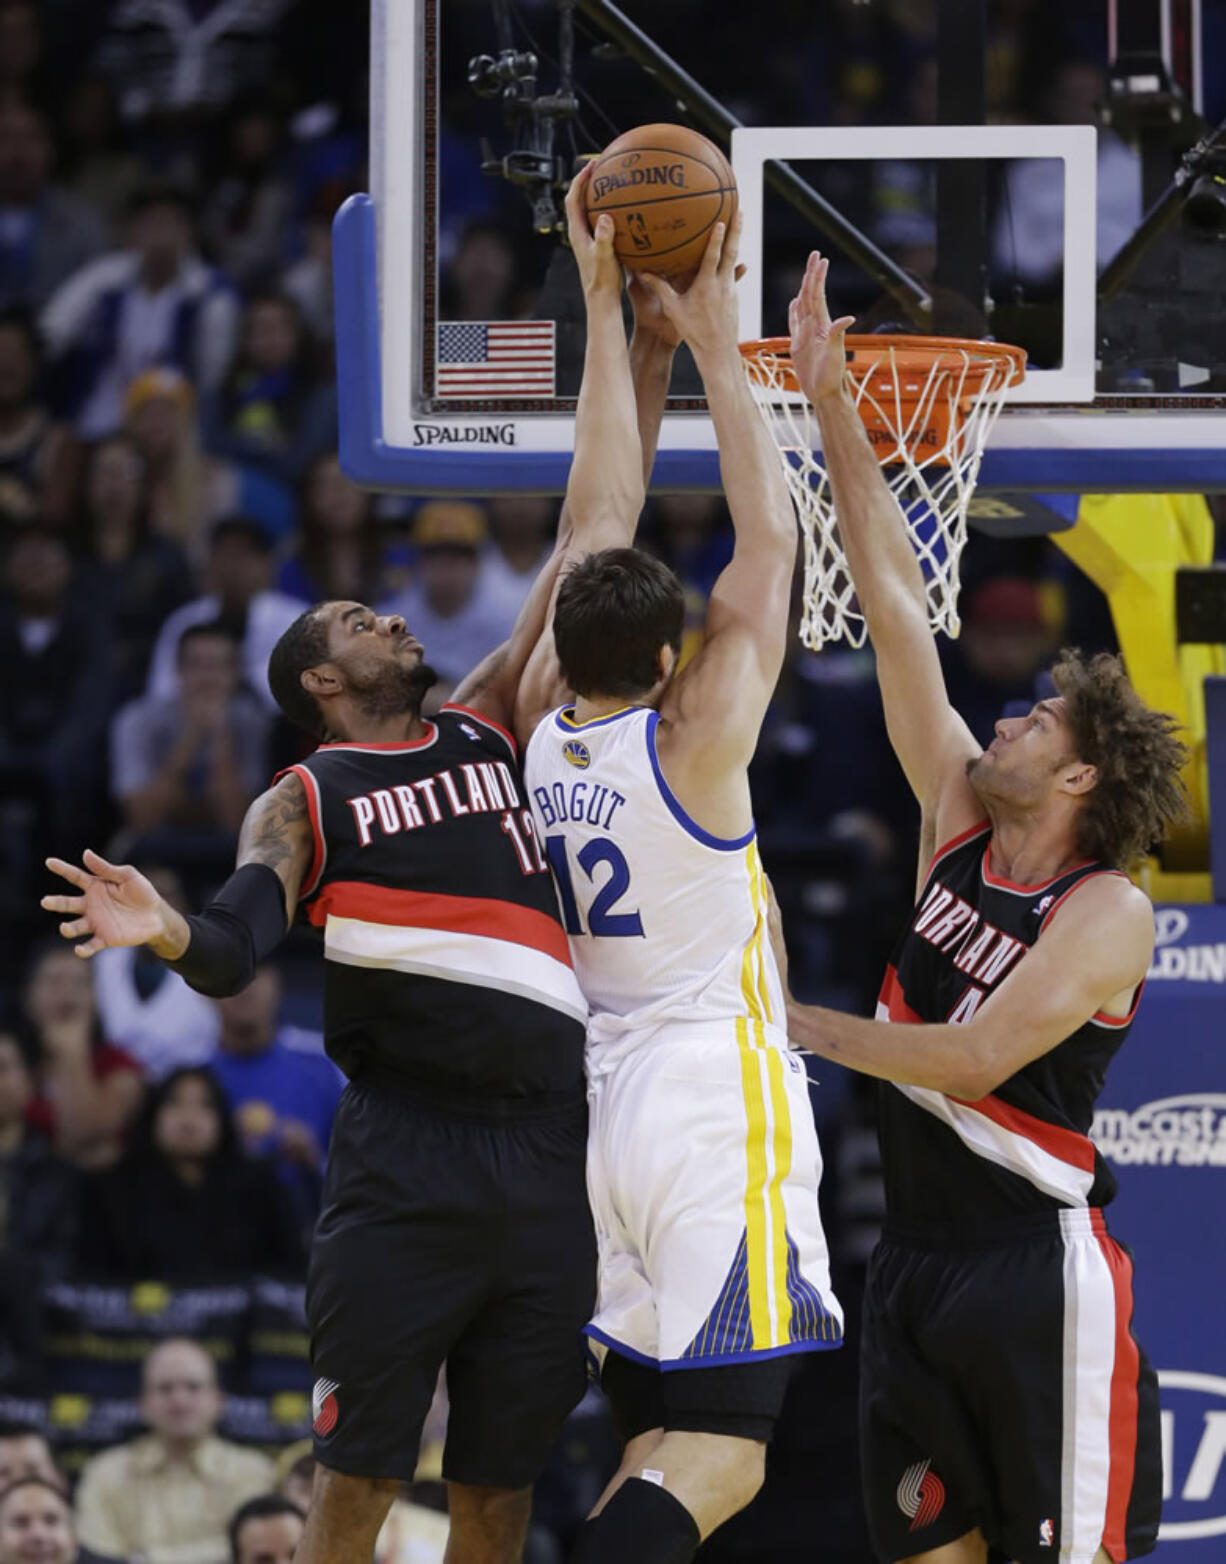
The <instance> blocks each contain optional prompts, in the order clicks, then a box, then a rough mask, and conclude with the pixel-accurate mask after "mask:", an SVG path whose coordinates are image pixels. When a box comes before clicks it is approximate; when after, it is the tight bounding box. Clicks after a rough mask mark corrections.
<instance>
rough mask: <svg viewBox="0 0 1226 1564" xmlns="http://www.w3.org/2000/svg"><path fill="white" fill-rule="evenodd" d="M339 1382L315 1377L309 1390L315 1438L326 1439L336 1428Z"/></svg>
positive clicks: (339, 1412) (339, 1411) (338, 1409)
mask: <svg viewBox="0 0 1226 1564" xmlns="http://www.w3.org/2000/svg"><path fill="white" fill-rule="evenodd" d="M340 1388H341V1387H340V1384H339V1383H338V1382H337V1381H336V1380H335V1379H317V1380H316V1381H315V1389H314V1390H313V1391H312V1392H311V1427H312V1429H313V1430H314V1432H315V1437H316V1439H326V1438H327V1437H328V1435H329V1434H330V1433H332V1432H333V1430H334V1429H335V1428H336V1424H337V1420H338V1418H339V1417H340V1415H341V1409H340V1407H339V1406H337V1404H336V1392H337V1391H338V1390H339V1389H340Z"/></svg>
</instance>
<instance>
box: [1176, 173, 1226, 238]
mask: <svg viewBox="0 0 1226 1564" xmlns="http://www.w3.org/2000/svg"><path fill="white" fill-rule="evenodd" d="M1183 221H1184V224H1185V226H1186V227H1188V228H1191V229H1194V230H1195V232H1196V233H1198V234H1200V235H1202V236H1203V237H1205V238H1221V237H1222V236H1223V235H1226V172H1224V173H1217V172H1210V173H1205V174H1198V175H1197V177H1196V178H1195V179H1194V180H1193V181H1192V183H1191V184H1190V185H1189V187H1188V193H1187V195H1186V196H1185V197H1184V202H1183Z"/></svg>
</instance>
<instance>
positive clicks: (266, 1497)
mask: <svg viewBox="0 0 1226 1564" xmlns="http://www.w3.org/2000/svg"><path fill="white" fill-rule="evenodd" d="M273 1515H296V1516H297V1517H298V1519H299V1520H300V1521H305V1520H306V1516H305V1515H304V1514H303V1513H302V1509H301V1507H300V1506H299V1505H297V1504H295V1503H294V1501H293V1500H292V1499H287V1498H285V1497H284V1496H283V1495H282V1494H279V1493H259V1494H257V1495H256V1496H255V1498H254V1499H248V1500H247V1502H246V1504H240V1505H239V1507H238V1509H237V1510H235V1512H234V1514H233V1515H232V1516H231V1517H230V1525H229V1527H228V1528H227V1530H228V1532H229V1536H230V1559H231V1564H238V1559H239V1553H238V1537H239V1533H240V1532H241V1531H242V1529H243V1527H244V1526H245V1525H246V1524H247V1522H248V1521H262V1520H268V1519H269V1518H270V1517H271V1516H273Z"/></svg>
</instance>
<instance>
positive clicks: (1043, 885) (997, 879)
mask: <svg viewBox="0 0 1226 1564" xmlns="http://www.w3.org/2000/svg"><path fill="white" fill-rule="evenodd" d="M991 851H992V844H991V842H989V843H988V845H987V846H986V847H985V848H984V850H983V877H984V879H985V880H986V881H987V883H988V884H989V885H995V886H996V887H997V888H998V889H999V890H1002V891H1021V892H1022V894H1023V895H1024V896H1029V895H1030V893H1031V892H1032V891H1045V890H1046V889H1047V887H1048V886H1049V885H1054V884H1055V883H1056V881H1057V880H1062V879H1063V878H1064V876H1065V875H1066V874H1075V873H1076V872H1077V870H1078V869H1085V868H1088V867H1089V865H1090V864H1092V863H1093V862H1094V860H1093V858H1083V859H1082V860H1081V862H1080V863H1071V864H1069V866H1068V868H1067V869H1061V871H1060V873H1059V874H1053V875H1052V877H1051V879H1050V880H1042V881H1040V883H1039V884H1038V885H1022V884H1020V883H1019V882H1018V881H1017V880H1006V879H1005V877H1004V875H1003V874H993V873H992V871H991V869H990V868H989V866H988V857H989V855H990V854H991ZM1099 872H1100V873H1111V874H1113V873H1115V871H1114V870H1100V871H1099ZM1092 878H1093V876H1092V875H1088V874H1087V875H1086V879H1087V880H1089V879H1092ZM1083 883H1084V881H1082V880H1078V881H1077V885H1081V884H1083ZM1077 885H1073V886H1070V887H1069V890H1067V891H1065V893H1064V896H1068V895H1070V894H1071V893H1072V892H1073V891H1075V890H1076V889H1077ZM1064 896H1061V897H1060V900H1059V901H1056V902H1053V903H1052V905H1051V907H1050V908H1049V909H1048V912H1047V917H1048V918H1050V917H1051V915H1052V913H1053V912H1055V910H1056V908H1057V907H1058V906H1059V905H1060V902H1062V901H1063V900H1064ZM1043 921H1044V922H1045V923H1046V921H1047V919H1046V918H1045V919H1044V920H1043Z"/></svg>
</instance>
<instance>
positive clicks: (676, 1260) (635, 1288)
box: [587, 1018, 843, 1369]
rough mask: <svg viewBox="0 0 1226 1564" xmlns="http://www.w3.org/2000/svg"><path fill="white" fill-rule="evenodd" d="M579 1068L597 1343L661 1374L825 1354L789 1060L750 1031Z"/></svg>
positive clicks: (811, 1202) (808, 1165) (805, 1103)
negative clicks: (585, 1112)
mask: <svg viewBox="0 0 1226 1564" xmlns="http://www.w3.org/2000/svg"><path fill="white" fill-rule="evenodd" d="M617 1055H618V1057H617V1059H616V1061H615V1062H613V1063H612V1064H611V1065H610V1066H609V1067H608V1068H607V1069H603V1068H602V1066H601V1050H600V1049H599V1048H597V1049H594V1050H592V1052H591V1053H590V1054H589V1061H588V1078H589V1088H588V1097H589V1107H590V1115H591V1117H590V1124H589V1131H588V1165H587V1166H588V1193H589V1195H590V1197H591V1202H592V1211H593V1214H594V1216H595V1221H596V1238H597V1243H598V1246H599V1253H600V1286H599V1294H598V1300H597V1309H596V1315H595V1317H594V1319H593V1320H592V1322H591V1324H590V1325H589V1326H588V1335H589V1336H591V1337H592V1338H593V1339H594V1340H595V1341H597V1342H602V1343H604V1345H605V1346H607V1347H610V1348H612V1349H614V1350H615V1351H618V1352H621V1353H622V1354H623V1355H625V1356H627V1357H629V1358H632V1359H635V1360H637V1361H641V1362H645V1363H649V1364H651V1365H653V1366H658V1367H660V1368H662V1369H684V1368H702V1367H711V1366H713V1365H718V1364H723V1363H747V1362H753V1361H755V1360H757V1359H759V1358H764V1357H775V1356H779V1355H781V1354H783V1353H790V1352H811V1351H817V1350H820V1349H822V1348H825V1347H837V1346H840V1345H841V1344H842V1339H843V1314H842V1310H841V1309H840V1307H839V1304H838V1301H837V1299H836V1298H835V1296H834V1293H833V1291H832V1290H831V1286H830V1266H829V1256H828V1253H827V1249H826V1238H825V1234H824V1233H823V1232H822V1225H821V1216H820V1214H819V1211H818V1203H817V1192H818V1185H819V1183H820V1181H821V1168H822V1162H821V1152H820V1150H819V1149H818V1144H817V1132H816V1130H815V1128H814V1125H813V1113H812V1109H811V1107H810V1103H809V1092H808V1088H809V1083H808V1077H807V1076H806V1075H805V1072H804V1068H803V1066H802V1065H801V1062H800V1059H799V1058H798V1057H797V1056H796V1055H794V1054H790V1053H788V1052H787V1049H786V1040H785V1039H784V1037H783V1034H782V1033H780V1032H778V1031H777V1030H776V1029H775V1028H773V1027H771V1026H769V1025H766V1024H765V1023H763V1022H760V1021H754V1020H750V1019H748V1018H744V1019H739V1020H738V1019H729V1020H728V1021H727V1022H717V1023H711V1022H703V1023H701V1024H694V1025H677V1024H676V1023H670V1024H668V1025H667V1026H665V1027H661V1028H659V1029H658V1030H655V1031H653V1032H652V1033H650V1034H646V1035H644V1036H643V1038H642V1039H641V1040H638V1041H637V1044H636V1046H633V1047H629V1048H627V1047H624V1046H623V1047H619V1048H618V1050H617Z"/></svg>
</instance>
